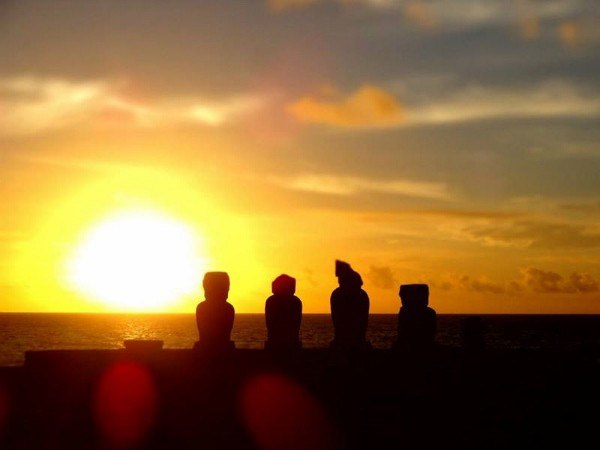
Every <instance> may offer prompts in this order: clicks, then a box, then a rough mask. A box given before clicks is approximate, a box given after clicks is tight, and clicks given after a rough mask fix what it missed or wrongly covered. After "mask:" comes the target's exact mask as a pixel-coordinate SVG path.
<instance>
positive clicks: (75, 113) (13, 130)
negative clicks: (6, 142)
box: [0, 76, 263, 135]
mask: <svg viewBox="0 0 600 450" xmlns="http://www.w3.org/2000/svg"><path fill="white" fill-rule="evenodd" d="M125 88H126V83H124V82H119V81H114V80H86V81H74V80H68V79H59V78H44V77H35V76H18V77H9V78H0V134H5V135H15V134H16V135H22V134H34V133H41V132H47V131H51V130H56V129H64V128H69V127H76V126H77V127H81V126H111V125H118V126H124V125H129V126H139V127H149V126H165V125H173V124H201V125H208V126H217V125H222V124H224V123H226V122H229V121H231V120H234V119H236V118H238V117H239V116H242V115H244V114H247V113H249V112H252V111H255V110H256V109H258V108H260V107H261V106H262V104H263V101H262V100H261V99H260V98H258V97H253V96H239V97H231V98H226V99H223V100H221V101H218V102H215V101H213V102H211V101H205V100H199V99H195V98H189V99H178V98H158V99H154V100H152V101H148V102H140V101H136V100H134V99H131V98H129V97H128V96H127V95H126V93H125V91H126V89H125Z"/></svg>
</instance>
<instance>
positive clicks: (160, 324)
mask: <svg viewBox="0 0 600 450" xmlns="http://www.w3.org/2000/svg"><path fill="white" fill-rule="evenodd" d="M466 317H468V316H466V315H444V314H441V315H439V316H438V334H437V338H436V339H437V341H438V343H440V344H442V345H447V346H460V343H461V337H460V334H461V333H460V331H461V325H462V322H463V321H464V319H465V318H466ZM480 317H481V318H482V320H483V322H484V324H485V327H486V336H485V337H486V343H487V345H488V347H490V348H506V349H509V348H528V349H576V348H579V347H581V346H582V345H590V344H592V345H600V315H591V316H580V315H481V316H480ZM265 335H266V329H265V323H264V316H263V315H262V314H238V315H236V318H235V325H234V329H233V335H232V338H233V339H234V340H235V342H236V346H237V347H238V348H262V347H263V343H264V340H265ZM301 335H302V342H303V345H304V347H305V348H315V347H316V348H319V347H327V346H328V345H329V342H330V341H331V339H332V337H333V327H332V325H331V318H330V317H329V315H327V314H305V315H304V316H303V319H302V329H301ZM368 335H369V339H370V340H371V342H372V344H373V346H374V347H376V348H386V347H389V346H391V345H392V343H393V341H394V339H395V337H396V315H395V314H374V315H371V316H370V319H369V330H368ZM124 339H160V340H163V341H164V345H165V347H167V348H191V347H192V345H193V344H194V342H195V341H196V339H197V331H196V323H195V317H194V315H193V314H158V315H157V314H135V315H134V314H21V313H12V314H9V313H3V314H0V366H5V365H18V364H22V363H23V361H24V352H25V351H27V350H46V349H93V348H122V347H123V340H124Z"/></svg>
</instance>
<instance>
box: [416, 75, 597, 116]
mask: <svg viewBox="0 0 600 450" xmlns="http://www.w3.org/2000/svg"><path fill="white" fill-rule="evenodd" d="M407 109H408V113H407V117H406V122H405V124H406V125H408V126H410V125H427V124H445V123H457V122H469V121H477V120H484V119H502V118H542V117H582V118H585V117H597V116H598V115H600V96H599V95H598V94H597V93H595V92H593V91H592V92H588V91H587V90H585V89H582V88H581V87H578V86H575V85H573V84H570V83H567V82H565V81H562V80H548V81H545V82H542V83H538V84H536V85H526V86H520V87H514V86H507V87H502V88H499V87H485V86H481V85H472V86H467V87H464V88H460V89H456V90H454V91H451V92H450V93H449V94H447V93H446V94H443V93H441V94H440V95H439V96H438V97H430V98H429V99H428V100H427V101H426V102H424V103H422V104H413V105H411V104H410V103H408V104H407Z"/></svg>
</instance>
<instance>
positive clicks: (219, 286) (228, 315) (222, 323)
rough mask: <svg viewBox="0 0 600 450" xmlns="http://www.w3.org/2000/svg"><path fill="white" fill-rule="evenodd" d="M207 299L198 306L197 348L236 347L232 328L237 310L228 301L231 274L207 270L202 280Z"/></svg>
mask: <svg viewBox="0 0 600 450" xmlns="http://www.w3.org/2000/svg"><path fill="white" fill-rule="evenodd" d="M202 285H203V287H204V298H205V300H204V301H203V302H201V303H199V304H198V306H197V307H196V325H197V326H198V335H199V338H200V339H199V341H198V342H197V343H196V344H195V345H194V348H197V349H207V350H208V349H210V350H215V351H219V350H226V349H229V348H233V347H234V343H233V342H232V341H231V329H232V328H233V319H234V316H235V310H234V308H233V306H232V305H231V304H230V303H228V302H227V297H228V296H229V275H228V274H227V273H226V272H207V273H206V274H205V275H204V280H203V282H202Z"/></svg>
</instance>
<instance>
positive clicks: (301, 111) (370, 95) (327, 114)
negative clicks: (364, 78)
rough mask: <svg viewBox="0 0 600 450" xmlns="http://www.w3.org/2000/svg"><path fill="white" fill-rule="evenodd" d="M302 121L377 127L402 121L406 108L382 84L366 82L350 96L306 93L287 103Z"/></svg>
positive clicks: (344, 125)
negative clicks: (374, 84) (376, 84)
mask: <svg viewBox="0 0 600 450" xmlns="http://www.w3.org/2000/svg"><path fill="white" fill-rule="evenodd" d="M287 111H288V113H290V114H291V115H292V116H293V117H295V118H296V119H297V120H299V121H301V122H307V123H316V124H325V125H333V126H338V127H374V126H389V125H396V124H400V123H402V122H403V121H404V110H403V108H402V106H401V105H400V103H399V102H398V100H397V99H396V98H395V97H394V96H393V95H392V94H390V93H389V92H386V91H385V90H383V89H382V88H380V87H377V86H373V85H369V84H365V85H363V86H361V87H360V88H358V89H357V90H356V91H354V92H352V93H350V94H349V95H347V96H345V97H344V96H342V97H340V96H338V95H335V94H334V95H307V96H304V97H302V98H300V99H298V100H296V101H294V102H292V103H290V104H288V106H287Z"/></svg>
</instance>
